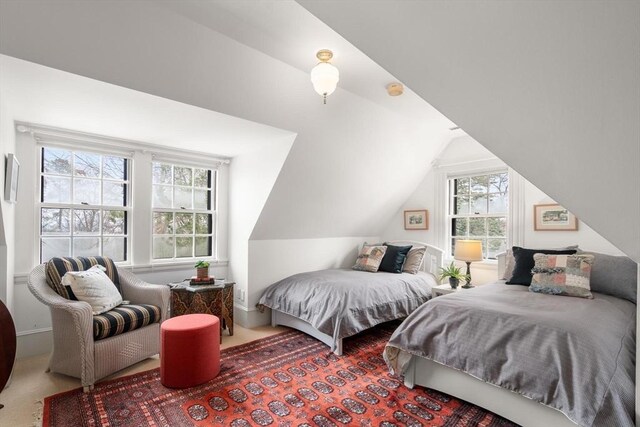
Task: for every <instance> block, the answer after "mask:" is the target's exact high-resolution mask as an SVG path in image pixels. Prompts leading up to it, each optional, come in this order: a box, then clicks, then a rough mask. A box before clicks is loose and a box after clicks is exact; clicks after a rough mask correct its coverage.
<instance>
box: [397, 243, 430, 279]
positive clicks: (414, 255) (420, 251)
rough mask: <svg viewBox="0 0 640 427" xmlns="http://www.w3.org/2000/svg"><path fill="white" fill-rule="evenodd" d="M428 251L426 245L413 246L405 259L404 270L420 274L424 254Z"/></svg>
mask: <svg viewBox="0 0 640 427" xmlns="http://www.w3.org/2000/svg"><path fill="white" fill-rule="evenodd" d="M426 251H427V248H425V247H424V246H414V247H412V248H411V249H410V250H409V253H408V254H407V258H406V259H405V260H404V265H403V266H402V272H403V273H410V274H418V271H420V267H421V266H422V262H423V261H424V254H425V252H426Z"/></svg>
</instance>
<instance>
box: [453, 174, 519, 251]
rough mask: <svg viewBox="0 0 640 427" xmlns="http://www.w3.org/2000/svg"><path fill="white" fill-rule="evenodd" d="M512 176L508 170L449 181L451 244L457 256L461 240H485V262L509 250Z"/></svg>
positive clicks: (483, 248) (483, 246)
mask: <svg viewBox="0 0 640 427" xmlns="http://www.w3.org/2000/svg"><path fill="white" fill-rule="evenodd" d="M508 212H509V174H508V172H507V171H499V172H494V173H486V174H481V175H471V176H464V177H457V178H451V179H449V242H450V252H449V253H450V254H451V256H453V253H454V250H455V243H456V240H458V239H473V240H480V241H482V252H483V254H484V257H485V259H496V255H497V254H498V253H500V252H502V251H504V250H505V249H506V247H507V221H508Z"/></svg>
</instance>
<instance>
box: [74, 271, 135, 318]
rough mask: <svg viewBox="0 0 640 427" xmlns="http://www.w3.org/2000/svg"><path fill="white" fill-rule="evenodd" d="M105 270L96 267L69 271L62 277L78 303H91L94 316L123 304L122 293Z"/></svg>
mask: <svg viewBox="0 0 640 427" xmlns="http://www.w3.org/2000/svg"><path fill="white" fill-rule="evenodd" d="M103 270H104V267H103V266H101V265H95V266H93V267H91V268H90V269H88V270H85V271H68V272H67V273H65V275H64V276H63V277H62V284H63V285H64V286H69V287H70V288H71V290H72V291H73V294H74V295H75V296H76V298H77V299H78V301H84V302H87V303H89V305H90V306H91V311H92V312H93V314H94V315H96V314H102V313H104V312H106V311H109V310H111V309H112V308H114V307H116V306H118V305H120V304H122V296H121V295H120V292H118V289H117V288H116V285H114V284H113V282H112V281H111V279H109V277H108V276H107V275H106V274H104V271H103Z"/></svg>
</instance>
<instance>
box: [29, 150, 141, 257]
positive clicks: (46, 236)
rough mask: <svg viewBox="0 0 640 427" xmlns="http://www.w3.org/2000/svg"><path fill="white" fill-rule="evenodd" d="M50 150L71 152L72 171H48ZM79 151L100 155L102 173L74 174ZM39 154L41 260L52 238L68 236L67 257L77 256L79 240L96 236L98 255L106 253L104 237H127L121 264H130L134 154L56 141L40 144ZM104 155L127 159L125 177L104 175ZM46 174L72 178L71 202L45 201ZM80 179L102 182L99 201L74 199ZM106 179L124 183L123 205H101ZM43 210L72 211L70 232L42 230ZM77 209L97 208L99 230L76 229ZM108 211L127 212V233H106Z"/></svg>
mask: <svg viewBox="0 0 640 427" xmlns="http://www.w3.org/2000/svg"><path fill="white" fill-rule="evenodd" d="M47 149H50V150H63V151H66V152H69V153H70V166H71V171H70V173H69V174H62V173H56V172H45V163H44V162H45V158H44V153H45V150H47ZM78 153H86V154H90V155H99V156H100V176H98V177H88V176H83V175H78V174H76V173H75V167H74V165H75V161H76V154H78ZM38 155H39V158H38V160H39V171H38V174H39V176H40V187H39V189H38V190H39V192H40V197H39V203H36V209H37V210H38V212H37V218H38V224H39V227H38V242H39V253H40V255H39V259H40V261H41V262H42V261H44V259H43V255H44V253H43V252H44V249H43V248H44V244H45V242H47V241H52V239H67V240H68V242H69V251H68V253H67V255H68V256H78V255H76V251H75V249H74V248H75V243H76V242H77V241H78V240H79V239H80V240H82V239H97V242H98V248H97V253H95V255H105V254H104V253H103V251H104V243H105V239H109V238H118V239H124V247H123V248H122V251H123V252H122V254H123V260H121V261H118V262H119V263H127V262H128V259H129V254H130V253H131V250H130V244H131V239H130V223H131V206H130V204H131V180H130V176H131V165H132V159H131V157H127V156H123V155H121V153H115V152H106V151H92V150H77V149H74V148H71V147H64V146H59V145H56V144H42V145H40V147H39V149H38ZM104 157H117V158H121V159H123V160H125V161H126V165H125V170H124V179H117V178H111V177H104ZM46 177H53V178H65V179H68V180H69V202H54V201H44V196H45V185H44V183H45V178H46ZM77 179H84V180H90V181H95V182H98V183H99V187H100V203H98V204H96V203H89V202H79V203H78V202H75V201H74V197H75V194H74V191H75V180H77ZM104 182H108V183H116V184H122V185H124V192H123V204H122V205H110V204H102V202H103V201H104V194H103V193H104V185H103V183H104ZM44 209H52V210H56V209H58V210H62V209H66V210H68V211H69V216H68V218H67V219H68V221H69V224H68V227H69V231H68V232H64V233H54V232H52V233H47V232H43V226H44V223H43V221H44V218H43V210H44ZM78 210H91V211H98V215H99V221H98V222H99V224H98V231H97V232H92V233H82V232H78V231H76V229H75V223H74V220H75V218H76V217H75V212H76V211H78ZM106 211H122V212H124V220H123V231H124V233H117V234H105V232H104V231H105V230H104V213H105V212H106ZM108 255H109V254H106V255H105V256H108Z"/></svg>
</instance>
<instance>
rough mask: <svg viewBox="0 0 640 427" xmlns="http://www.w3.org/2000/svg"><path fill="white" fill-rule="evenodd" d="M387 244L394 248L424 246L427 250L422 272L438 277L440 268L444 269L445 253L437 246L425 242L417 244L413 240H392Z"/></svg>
mask: <svg viewBox="0 0 640 427" xmlns="http://www.w3.org/2000/svg"><path fill="white" fill-rule="evenodd" d="M387 243H389V244H391V245H394V246H407V245H412V246H424V247H425V248H427V250H426V252H425V254H424V261H423V263H422V271H425V272H427V273H431V274H433V275H434V276H436V277H438V275H439V274H440V271H439V269H440V267H442V262H443V259H444V251H443V250H442V249H440V248H436V247H435V246H432V245H429V244H427V243H424V242H416V241H413V240H391V241H388V242H387Z"/></svg>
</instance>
